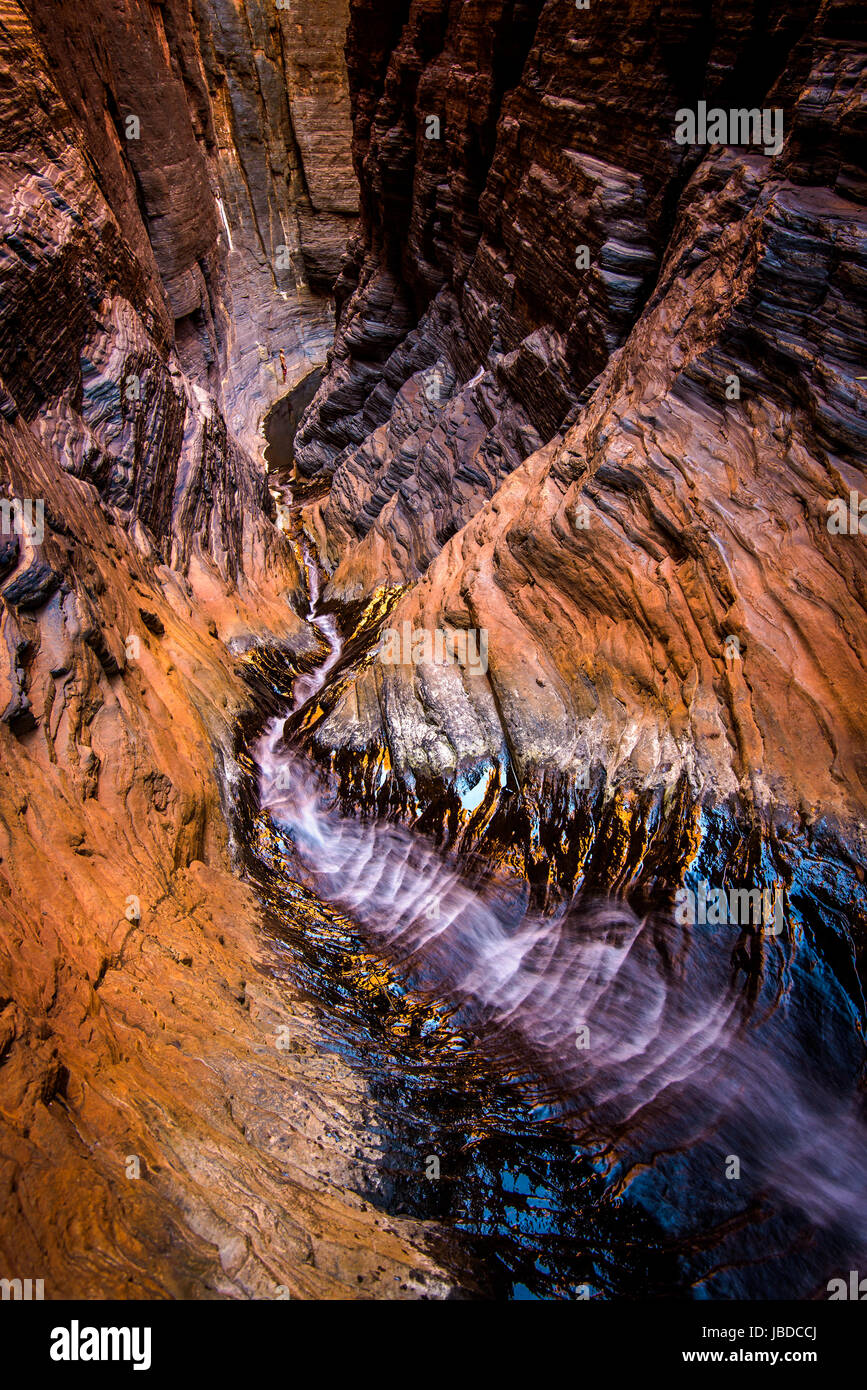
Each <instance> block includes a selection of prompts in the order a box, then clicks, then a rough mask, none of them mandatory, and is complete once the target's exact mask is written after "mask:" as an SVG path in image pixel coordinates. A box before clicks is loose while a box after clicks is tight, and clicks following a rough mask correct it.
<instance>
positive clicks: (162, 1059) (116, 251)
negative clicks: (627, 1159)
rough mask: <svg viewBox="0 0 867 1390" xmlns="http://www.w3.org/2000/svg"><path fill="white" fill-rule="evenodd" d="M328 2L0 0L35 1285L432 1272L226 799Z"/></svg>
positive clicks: (21, 937) (4, 1231)
mask: <svg viewBox="0 0 867 1390" xmlns="http://www.w3.org/2000/svg"><path fill="white" fill-rule="evenodd" d="M314 11H315V16H314ZM343 22H344V18H343V14H342V10H341V7H340V6H339V5H338V6H334V7H333V8H328V7H325V8H323V7H322V6H318V7H315V6H312V5H306V4H295V5H293V6H292V9H291V12H290V11H287V10H285V9H284V10H281V11H280V13H279V14H278V12H277V11H276V9H275V7H274V5H273V3H270V0H269V3H266V4H253V3H250V4H241V3H239V4H225V5H220V6H218V7H216V8H215V7H214V6H212V5H208V6H204V5H203V6H198V5H195V6H194V7H192V8H191V7H189V6H187V5H185V4H183V3H175V0H167V3H165V4H158V5H151V4H148V3H140V2H139V0H125V2H124V3H122V4H115V5H110V6H109V5H96V6H77V5H74V4H71V5H63V6H60V7H58V6H56V5H54V4H44V5H43V4H41V3H39V0H34V2H33V3H32V4H26V5H20V6H19V5H18V4H16V3H14V0H2V3H0V41H2V52H0V77H2V83H0V87H2V96H0V140H2V145H0V185H2V200H0V201H2V208H3V212H2V214H0V224H2V225H0V231H2V240H0V289H2V294H0V477H2V485H3V486H2V492H3V497H4V498H5V500H6V502H7V503H8V510H9V516H10V520H9V524H8V525H7V524H6V523H5V522H4V528H5V530H4V535H3V536H2V538H0V541H2V544H0V631H2V647H0V650H2V653H3V660H2V662H0V748H2V763H0V839H2V845H0V1131H2V1142H0V1149H2V1156H0V1194H2V1196H0V1205H2V1219H0V1274H2V1276H3V1277H4V1278H25V1279H26V1278H39V1279H42V1280H43V1281H44V1286H45V1296H46V1298H101V1297H161V1298H168V1297H173V1298H203V1297H204V1298H210V1297H217V1298H251V1297H262V1298H275V1297H287V1296H289V1297H292V1298H295V1297H313V1296H318V1297H345V1296H347V1294H348V1293H351V1294H352V1296H358V1297H365V1296H371V1295H373V1294H376V1295H378V1296H381V1297H395V1298H402V1297H409V1296H419V1295H427V1296H431V1297H441V1296H445V1295H446V1294H447V1293H448V1292H449V1291H450V1290H451V1289H452V1288H453V1287H454V1283H455V1281H454V1279H453V1278H452V1277H451V1276H448V1275H446V1274H445V1273H444V1271H443V1270H442V1268H441V1267H440V1264H439V1262H438V1260H437V1259H436V1258H435V1257H434V1256H433V1255H432V1254H431V1253H430V1251H429V1235H430V1232H429V1229H428V1227H427V1225H426V1224H425V1223H423V1222H418V1221H412V1220H410V1219H408V1218H400V1219H395V1220H393V1221H392V1220H390V1219H389V1218H388V1217H386V1216H384V1215H383V1214H382V1213H381V1212H377V1211H375V1210H373V1209H372V1207H371V1206H370V1205H369V1204H368V1203H367V1202H365V1201H363V1200H362V1199H361V1197H360V1196H359V1195H357V1194H358V1193H360V1192H363V1191H368V1190H372V1189H373V1188H375V1184H376V1178H375V1174H376V1166H377V1160H378V1158H379V1154H378V1151H377V1149H376V1146H375V1144H374V1143H373V1141H372V1140H371V1136H370V1130H369V1128H368V1125H367V1122H366V1119H365V1114H366V1106H367V1100H368V1098H367V1095H366V1088H365V1085H364V1083H363V1082H362V1081H361V1080H360V1079H359V1076H358V1074H357V1073H353V1072H352V1071H351V1070H350V1069H349V1067H348V1066H347V1065H346V1063H345V1062H344V1061H342V1060H341V1059H340V1058H339V1057H337V1056H335V1055H334V1053H333V1049H332V1050H331V1052H329V1049H328V1045H327V1040H326V1039H325V1038H324V1037H323V1034H322V1026H321V1021H320V1020H319V1019H318V1018H317V1016H316V1014H315V1012H314V1010H313V1009H312V1007H311V1006H310V1004H309V1003H307V1002H304V1001H302V1000H301V999H299V998H298V997H296V994H295V992H294V991H293V989H292V987H291V985H289V984H288V983H287V982H286V981H285V980H281V981H278V979H277V967H278V953H277V949H276V946H275V943H274V941H273V940H271V939H270V938H269V937H268V935H267V934H266V933H263V930H262V923H261V919H260V913H259V910H258V908H257V904H256V900H255V898H254V896H253V893H252V891H251V889H250V888H249V887H247V886H246V885H245V884H244V883H243V882H242V880H241V877H240V875H239V873H238V872H237V869H238V856H237V854H236V853H235V849H234V847H233V846H232V845H231V843H230V833H229V828H228V827H229V820H230V815H231V810H232V807H231V802H232V800H233V797H234V794H235V790H234V789H235V788H236V786H237V784H238V779H239V776H240V773H239V769H238V767H237V765H236V763H235V761H234V752H235V730H236V725H237V722H238V719H239V717H240V716H241V715H242V713H244V712H245V711H249V707H250V691H249V686H248V683H247V682H246V680H245V678H244V667H243V660H242V659H241V654H242V653H244V652H246V651H247V650H248V649H249V648H251V647H253V646H255V645H257V644H259V643H261V642H263V641H264V642H268V643H270V644H271V645H272V646H277V647H279V646H282V647H283V648H284V649H287V648H288V649H290V650H292V651H294V652H295V653H296V654H298V655H299V658H300V659H301V660H302V661H303V660H307V661H312V660H314V659H315V658H316V655H317V653H318V652H319V650H320V646H321V643H320V640H319V639H318V638H317V636H316V634H315V633H314V632H313V631H312V630H311V629H310V628H309V627H308V626H307V624H306V623H305V622H304V621H303V620H302V618H301V617H299V616H298V613H299V611H300V612H302V613H303V612H306V607H307V593H306V587H305V583H304V577H303V574H302V571H301V569H300V568H299V563H298V557H297V554H296V551H295V549H294V547H293V545H292V543H291V541H290V539H289V538H288V537H287V536H285V535H283V534H282V533H281V532H280V531H279V530H278V528H277V527H276V526H275V524H274V520H273V515H274V514H273V505H272V502H271V499H270V497H269V494H268V490H267V487H266V479H265V475H264V470H263V466H262V462H261V454H260V451H261V445H262V440H261V438H260V436H259V433H258V430H259V424H260V422H261V419H262V416H263V415H264V412H265V410H266V409H267V408H268V407H269V406H270V405H271V404H272V403H273V402H274V401H275V400H276V399H278V397H279V396H280V395H281V394H283V392H284V391H286V390H288V389H289V387H291V386H292V385H293V383H295V382H296V381H297V380H300V379H301V378H303V377H304V376H305V375H306V374H307V373H308V372H309V371H310V370H311V369H312V368H313V367H315V366H317V365H321V363H322V357H323V354H324V349H325V345H326V341H327V339H328V338H329V337H330V332H331V327H330V325H331V316H330V311H329V308H328V304H327V301H326V300H324V299H323V298H322V297H321V296H318V295H317V294H315V293H314V290H315V289H317V288H321V286H322V284H323V283H324V280H325V279H326V278H327V276H328V274H330V267H331V265H332V261H333V259H334V257H335V255H336V252H337V248H338V246H339V245H340V244H341V243H342V240H343V238H344V236H345V230H346V225H347V223H348V221H349V220H350V219H351V216H352V207H351V203H352V198H351V191H350V185H349V168H350V165H349V149H348V140H345V139H343V140H342V137H341V130H342V127H343V121H344V116H343V100H344V97H343V95H342V94H343V93H345V75H344V73H343V67H342V61H341V56H340V47H341V44H342V25H343ZM299 30H300V33H301V40H300V42H299V38H298V33H299ZM314 40H315V42H314ZM317 52H318V56H317ZM323 54H326V55H327V62H326V61H324V60H323ZM230 55H231V63H230V61H229V56H230ZM308 62H311V63H313V64H314V67H315V73H314V78H315V80H314V78H311V79H309V80H308V75H306V67H307V63H308ZM287 90H288V97H287ZM323 113H325V114H323ZM130 116H134V117H135V118H136V120H137V121H138V123H139V126H138V130H137V134H136V135H135V136H131V137H130V138H127V118H128V117H130ZM131 129H135V127H132V128H131ZM290 137H292V138H290ZM318 138H322V139H325V140H326V141H327V152H326V154H323V151H322V149H321V148H320V147H319V146H318V145H317V139H318ZM230 238H231V244H230ZM281 244H283V245H284V249H285V248H286V246H288V247H289V250H290V252H291V256H290V258H289V261H288V262H287V265H286V266H283V265H282V264H278V259H279V258H277V257H275V254H274V253H275V251H277V250H278V248H279V246H280V245H281ZM280 348H283V350H284V356H285V359H286V362H287V381H286V383H285V384H284V382H283V380H282V372H281V369H280V365H279V359H278V350H279V349H280ZM13 498H15V499H17V501H18V502H19V503H23V504H25V507H26V515H27V517H28V518H29V519H28V523H27V524H26V525H25V524H23V523H22V522H21V520H20V517H19V520H18V521H17V523H16V521H15V515H16V514H15V512H14V510H13V509H12V502H11V499H13ZM31 523H32V524H31ZM284 1037H290V1038H291V1039H292V1047H291V1048H284V1049H281V1048H280V1046H278V1040H279V1039H281V1038H284Z"/></svg>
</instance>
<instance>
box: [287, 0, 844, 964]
mask: <svg viewBox="0 0 867 1390" xmlns="http://www.w3.org/2000/svg"><path fill="white" fill-rule="evenodd" d="M435 8H436V7H431V6H424V7H421V6H413V7H412V8H411V11H410V15H409V18H408V21H407V25H406V27H405V28H404V29H403V31H402V32H401V34H400V37H399V40H398V41H397V43H396V46H395V47H394V49H393V51H392V53H391V54H390V55H388V56H387V58H384V57H383V54H382V39H381V36H380V33H379V30H378V29H377V28H376V27H375V26H373V25H372V24H370V23H369V22H368V18H367V10H366V6H365V5H363V4H361V3H359V4H357V5H355V6H353V20H352V23H353V25H354V26H355V27H354V30H352V31H351V32H354V33H355V34H356V36H357V39H358V43H359V45H360V46H361V52H360V53H357V54H356V56H355V58H354V61H353V63H352V65H351V67H350V77H351V80H352V84H353V102H354V149H355V157H356V163H357V165H358V167H359V171H360V175H361V180H362V213H363V220H362V234H361V236H360V238H359V239H358V240H357V241H356V242H355V243H353V247H352V249H351V253H350V257H349V260H348V262H347V265H346V267H345V269H344V277H343V278H344V288H343V290H342V294H343V304H342V307H341V310H340V318H339V325H338V330H337V335H336V339H335V346H334V349H333V353H332V358H331V363H330V369H329V371H328V372H327V373H326V375H325V377H324V379H323V382H322V384H321V386H320V389H319V392H318V394H317V397H316V398H315V399H314V402H313V404H312V406H311V408H310V410H309V412H308V414H307V416H306V418H305V420H304V421H303V422H302V426H301V429H300V431H299V436H298V441H299V443H298V447H297V462H298V467H299V469H301V470H303V472H304V473H310V474H314V473H318V472H319V473H326V474H332V475H333V482H332V488H331V493H330V496H329V498H328V500H327V502H325V503H324V504H323V503H320V504H318V505H317V506H316V507H312V508H310V509H309V511H308V516H307V524H308V526H309V528H310V530H311V533H312V534H315V535H316V536H317V538H318V542H319V546H320V550H321V553H322V555H323V557H324V559H325V560H326V562H327V564H328V565H329V568H330V571H331V581H330V585H329V588H328V590H327V593H328V595H329V596H330V598H331V599H332V600H333V601H334V602H335V603H337V604H355V603H356V602H357V601H358V600H359V599H361V598H363V597H364V596H365V595H368V594H370V593H371V592H373V591H374V590H375V589H377V587H379V588H381V589H382V591H383V593H387V592H388V593H392V594H396V593H397V592H398V591H399V590H400V589H401V588H403V587H404V586H405V585H406V583H407V581H410V582H411V587H410V589H409V592H405V593H403V596H402V597H400V598H399V601H398V602H397V604H396V606H395V607H394V608H393V610H392V611H391V613H390V616H389V618H388V624H389V625H390V627H391V628H393V629H395V630H396V631H398V632H402V631H403V630H404V627H406V633H407V637H408V638H410V639H411V637H412V634H413V633H419V634H420V635H421V636H420V641H423V634H424V633H425V632H426V633H428V634H430V637H431V639H432V637H433V634H434V633H435V632H436V630H438V629H441V630H445V631H447V632H448V631H451V630H458V631H462V630H470V631H475V632H480V631H484V632H485V633H486V634H487V643H488V657H487V669H486V670H485V671H484V672H481V671H478V670H474V669H473V668H472V666H471V664H468V663H464V664H463V666H461V665H456V664H437V663H436V662H435V661H434V660H432V659H431V654H430V650H428V652H427V653H425V650H424V647H423V645H420V646H419V648H418V651H417V653H416V656H415V657H414V658H413V659H410V657H409V656H408V654H407V648H406V647H404V649H403V661H402V662H401V663H397V664H395V663H394V662H393V661H392V662H389V661H387V660H383V659H382V658H383V654H384V653H383V652H380V653H379V654H378V655H377V654H375V653H374V654H368V656H367V657H366V658H364V659H363V660H361V661H360V663H356V665H354V666H352V667H350V666H347V667H346V668H345V670H344V672H343V678H342V680H340V681H338V683H337V685H336V686H335V687H334V689H333V690H332V691H331V693H330V696H329V697H328V698H326V699H325V700H323V702H322V706H321V708H320V710H319V711H318V712H316V714H315V715H312V716H311V717H309V718H308V720H307V721H306V736H307V739H308V742H309V744H310V746H311V748H312V749H313V750H314V751H315V752H316V754H317V756H319V757H320V758H322V759H323V760H325V761H327V762H328V763H329V764H330V765H331V766H332V767H334V768H335V769H337V770H338V771H339V772H340V775H341V780H342V786H343V790H344V793H345V794H346V796H347V797H348V798H349V799H360V800H362V801H363V802H364V801H366V802H372V803H375V804H377V805H379V806H381V807H382V808H386V807H392V808H394V809H399V810H400V811H401V812H402V813H405V814H409V815H418V814H420V813H424V812H425V808H428V811H427V816H426V819H425V817H424V816H423V820H424V821H425V823H431V824H437V825H439V826H440V827H442V828H443V830H444V833H445V834H446V835H447V837H448V838H458V839H459V840H460V842H461V843H463V844H471V843H473V842H476V841H478V840H479V838H480V837H481V836H482V835H484V843H485V846H486V848H487V849H488V850H489V851H493V852H495V853H498V854H499V856H500V857H501V858H502V860H503V862H506V863H510V864H512V865H514V866H515V867H516V868H518V869H519V870H520V871H521V872H522V873H528V874H530V876H531V877H533V878H535V879H536V880H537V882H538V883H539V885H540V888H541V891H542V892H543V893H544V892H547V891H549V890H550V889H551V888H554V887H557V888H559V889H564V888H565V889H566V890H567V891H571V890H572V889H573V888H574V887H575V886H580V885H582V884H583V885H585V886H586V887H588V888H589V887H594V888H600V889H610V888H612V887H614V888H617V889H618V890H621V891H631V892H633V893H636V894H638V895H639V896H642V895H648V896H650V897H654V896H656V897H658V895H659V893H660V891H663V890H664V891H666V892H668V891H670V890H671V889H672V888H673V886H674V885H675V884H676V883H677V882H678V881H679V879H680V877H681V875H682V874H683V872H684V870H685V869H687V867H690V868H691V870H692V872H693V873H696V874H703V875H704V876H705V877H710V878H711V879H712V880H713V878H714V875H716V876H717V878H716V880H715V881H722V880H721V879H720V878H719V876H720V875H722V876H723V878H725V879H726V880H727V881H731V882H735V883H746V884H750V883H752V884H756V885H757V886H758V885H761V884H767V885H772V884H774V883H776V884H778V885H779V886H781V887H784V888H785V889H786V890H787V912H788V914H789V917H788V920H789V922H790V923H791V925H792V926H793V927H794V928H797V927H798V925H799V924H803V923H805V922H807V921H809V922H810V923H812V924H813V925H817V924H818V923H819V922H820V920H821V919H822V918H823V917H826V918H828V919H829V920H830V922H831V925H832V927H833V926H834V925H836V930H837V931H838V932H839V933H840V934H841V935H840V939H841V942H842V943H843V951H844V954H845V953H848V952H849V951H850V950H851V947H850V946H849V945H847V944H846V943H847V941H848V937H847V935H846V925H845V924H848V925H850V926H851V925H852V924H858V925H859V927H863V925H864V913H865V895H864V887H863V877H864V875H863V869H862V867H861V862H862V861H863V857H864V849H865V843H864V807H865V774H867V764H865V741H864V732H865V724H864V714H863V698H862V696H863V688H864V668H865V637H864V634H865V622H864V618H865V612H864V605H865V597H867V595H865V589H864V578H863V573H864V571H863V546H864V539H863V536H861V535H859V534H846V533H837V531H836V530H835V529H834V527H829V524H828V523H829V520H830V515H831V504H832V502H833V499H835V498H838V499H848V498H849V496H850V492H852V491H855V492H856V493H857V494H858V495H863V494H864V491H865V485H867V480H865V475H864V441H865V429H867V413H865V402H867V393H865V380H864V374H865V370H867V369H865V366H864V364H865V356H867V354H865V322H867V318H865V284H867V276H865V271H867V265H865V251H867V239H865V234H867V214H865V206H864V203H865V192H867V185H865V179H864V173H863V167H862V165H861V163H860V161H859V154H858V151H859V149H860V144H859V137H861V139H862V140H863V133H864V131H863V123H864V114H863V113H864V53H865V45H867V30H865V26H864V23H863V20H862V18H861V16H860V15H859V14H857V13H856V11H855V9H854V8H853V7H852V6H850V5H848V4H843V3H830V4H822V5H818V4H804V5H798V6H795V7H792V6H782V5H772V6H770V7H765V8H764V9H763V11H762V13H761V16H759V15H758V14H756V15H753V14H752V13H751V12H748V11H744V13H743V14H740V13H739V14H738V15H737V16H735V15H731V14H726V16H725V17H724V19H723V17H722V16H720V17H719V21H718V22H712V21H711V20H710V19H709V18H708V17H707V16H706V15H705V14H704V13H701V14H700V13H699V12H698V11H695V12H693V11H689V10H687V11H686V12H683V11H682V10H678V12H677V15H676V16H675V14H674V11H672V10H670V9H669V7H666V6H661V5H652V4H647V5H644V4H627V3H622V4H615V5H605V6H591V7H590V9H589V10H588V11H586V12H585V11H576V10H575V9H574V7H570V6H565V5H561V4H555V3H553V2H552V3H549V4H545V5H539V6H523V5H522V6H520V7H515V8H514V12H513V9H512V7H511V6H501V5H496V4H490V5H481V4H473V5H465V6H462V7H460V9H459V10H455V8H454V7H448V6H442V7H440V9H439V11H438V14H439V18H438V19H437V20H435V19H434V17H433V10H434V9H435ZM567 53H568V54H569V58H568V61H566V60H565V59H564V57H563V55H564V54H567ZM410 74H412V76H411V77H410ZM699 100H703V101H706V102H707V104H708V106H713V105H719V106H720V107H724V108H728V107H730V106H744V107H756V108H769V109H773V108H778V109H780V110H781V111H782V112H783V118H784V126H783V130H784V140H783V142H782V145H781V148H780V150H779V153H777V154H776V155H765V154H764V153H763V150H762V149H760V148H754V147H751V146H741V147H737V146H727V147H719V146H707V145H705V146H688V145H680V144H678V143H677V142H676V140H675V134H674V133H675V127H676V112H677V110H678V109H679V108H681V107H685V106H692V107H693V108H695V106H696V103H697V102H698V101H699ZM427 113H434V114H438V115H439V116H440V118H441V123H442V124H441V138H440V139H439V140H436V139H433V140H429V139H427V138H426V135H425V127H426V116H427ZM580 247H586V248H587V249H588V252H589V268H588V269H586V270H580V269H576V263H580V262H582V261H583V259H584V258H583V257H582V256H580V255H576V248H580ZM427 364H430V365H427ZM434 373H438V374H439V378H440V380H441V383H442V384H443V389H441V390H438V389H435V388H431V387H430V378H431V375H432V374H434ZM518 458H521V462H520V464H518V462H517V460H518ZM840 505H842V504H840ZM846 505H847V506H848V503H846ZM856 530H857V527H856ZM811 895H812V900H811ZM860 939H861V940H863V936H862V937H860Z"/></svg>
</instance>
